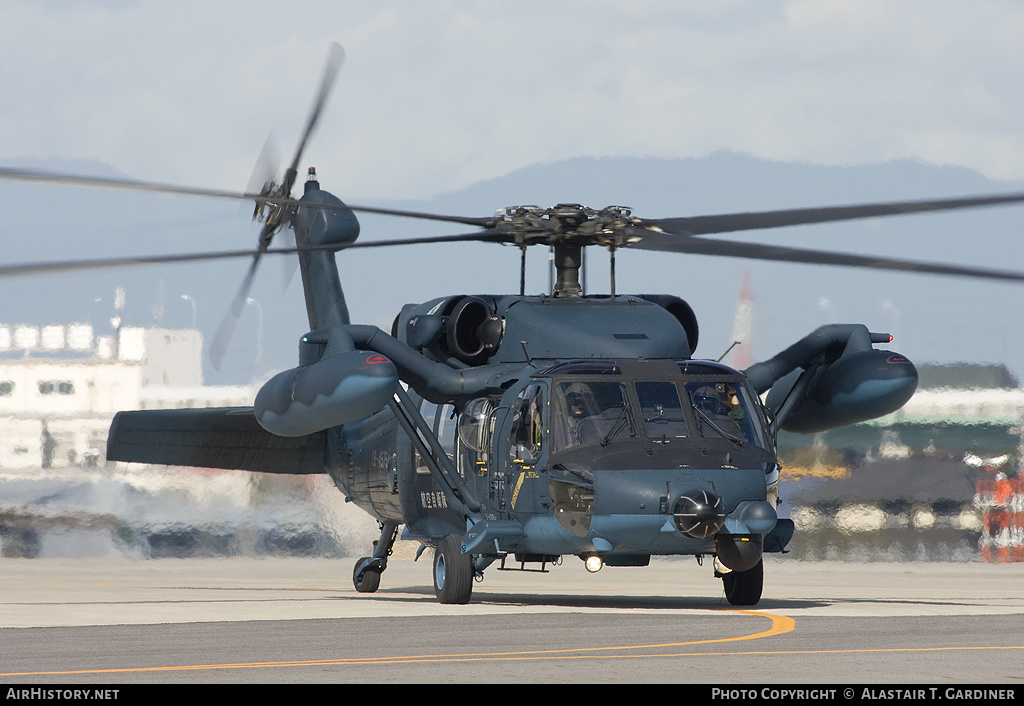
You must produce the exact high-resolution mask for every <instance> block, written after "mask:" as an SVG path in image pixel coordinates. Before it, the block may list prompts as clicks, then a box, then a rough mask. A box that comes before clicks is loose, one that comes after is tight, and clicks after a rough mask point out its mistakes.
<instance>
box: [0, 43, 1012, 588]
mask: <svg viewBox="0 0 1024 706" xmlns="http://www.w3.org/2000/svg"><path fill="white" fill-rule="evenodd" d="M341 57H342V53H341V51H340V47H335V48H334V49H332V53H331V56H330V58H329V61H328V66H327V70H326V71H325V75H324V79H323V82H322V85H321V88H320V93H319V95H318V97H317V100H316V101H315V103H314V108H313V111H312V113H311V115H310V119H309V122H308V124H307V126H306V129H305V132H304V134H303V135H302V138H301V140H300V143H299V148H298V150H297V152H296V155H295V158H294V160H293V161H292V163H291V166H290V167H289V169H288V170H287V171H286V173H285V175H284V178H283V180H282V182H281V183H280V184H276V183H273V182H267V183H266V184H265V185H264V187H263V188H262V189H261V190H260V191H259V192H258V193H257V192H255V191H253V192H249V193H234V192H212V191H207V190H201V189H188V188H180V187H174V186H167V185H159V184H150V183H144V182H136V181H115V180H108V179H90V178H82V177H74V176H68V175H59V174H51V173H40V172H27V171H19V170H2V171H0V177H3V178H7V179H21V180H36V181H44V182H58V183H76V184H83V185H94V186H104V187H118V188H131V189H145V190H155V191H167V192H172V193H188V194H196V195H203V196H218V197H227V198H240V199H251V200H253V201H255V202H256V204H257V205H256V211H255V213H254V217H255V218H256V219H259V220H262V222H263V226H262V229H261V232H260V236H259V241H258V245H257V248H256V250H255V251H252V250H245V251H228V252H219V253H202V254H187V255H181V256H172V257H166V256H160V257H153V258H120V259H117V260H93V261H87V262H64V263H41V264H39V265H29V266H25V265H19V266H12V267H7V268H0V274H4V273H24V272H31V271H54V270H64V269H77V268H83V267H99V266H109V265H121V264H133V263H142V262H166V261H182V260H198V259H207V258H221V257H240V256H242V257H251V258H252V266H251V267H250V269H249V272H248V274H247V276H246V278H245V281H244V282H243V285H242V288H241V290H240V291H239V293H238V295H237V296H236V298H235V303H234V306H233V307H232V312H230V313H229V315H228V317H227V318H226V319H225V324H224V325H223V326H222V328H221V331H220V332H218V335H217V336H216V337H215V339H214V342H213V345H212V353H211V354H212V357H214V359H215V360H216V358H218V357H219V355H220V354H222V352H223V347H224V346H225V345H226V341H227V339H228V337H229V335H230V329H231V328H232V327H233V321H234V320H235V319H237V316H238V312H239V311H240V310H241V306H242V303H244V301H245V299H246V297H247V294H248V291H249V290H248V287H249V285H250V284H251V282H252V278H253V276H254V274H255V271H256V266H257V264H258V263H259V262H260V260H261V258H263V256H265V255H268V254H275V253H290V254H292V255H293V256H296V255H297V258H298V262H299V268H300V272H301V276H302V284H303V290H304V293H305V301H306V309H307V315H308V321H309V332H308V333H307V334H305V335H304V336H302V338H301V341H300V352H299V361H298V366H297V367H295V368H292V369H290V370H286V371H284V372H282V373H280V374H278V375H276V376H274V377H273V378H271V379H270V380H269V381H268V382H267V383H266V384H265V385H263V387H262V388H261V389H260V391H259V393H258V394H257V396H256V399H255V401H254V403H253V405H252V406H251V407H244V408H227V409H178V410H146V411H125V412H121V413H119V414H118V415H117V416H116V417H115V419H114V421H113V423H112V425H111V429H110V435H109V441H108V447H107V458H108V459H109V460H112V461H131V462H139V463H150V464H163V465H177V466H192V467H205V468H223V469H241V470H248V471H255V472H261V473H285V474H309V473H324V472H326V473H328V474H329V475H330V477H331V478H332V480H333V481H334V483H335V485H336V486H337V487H338V489H339V490H341V492H342V493H344V494H345V496H346V498H347V499H349V500H351V501H352V502H354V503H356V505H358V506H359V507H360V508H362V509H363V510H365V511H366V512H368V513H369V514H371V515H372V516H373V517H375V518H376V519H377V521H378V524H379V527H380V538H379V539H378V540H377V541H376V542H374V546H373V548H372V551H370V555H369V556H367V557H364V558H362V559H360V560H359V561H358V562H356V564H355V567H354V570H353V583H354V585H355V588H356V590H358V591H360V592H367V593H369V592H373V591H376V590H377V589H378V587H379V585H380V581H381V576H382V574H383V572H384V571H385V570H386V569H387V565H388V558H389V556H390V555H391V551H392V547H393V545H394V542H395V541H396V539H397V538H398V537H399V530H400V528H404V529H403V530H402V536H403V537H404V538H407V539H412V540H418V541H419V542H421V543H422V544H423V545H424V546H425V547H426V546H429V547H433V553H434V559H433V584H434V592H435V594H436V596H437V599H438V600H439V601H441V602H442V603H453V604H461V603H466V602H468V601H469V600H470V598H471V595H472V589H473V583H474V580H480V579H482V578H483V575H484V571H485V570H487V569H488V568H489V567H492V566H495V565H496V566H497V568H498V569H502V570H523V571H546V570H547V566H548V565H549V564H556V563H558V562H560V561H561V559H562V557H566V556H576V557H579V558H580V559H582V560H583V561H584V562H585V563H586V567H587V568H588V569H589V570H590V571H597V570H599V569H600V568H601V567H602V566H604V565H607V566H632V567H641V566H645V565H647V564H648V563H649V561H650V559H651V557H652V556H665V555H692V556H695V557H696V558H697V560H698V563H703V559H704V558H705V557H712V558H713V564H714V574H715V576H716V577H720V578H721V579H722V581H723V584H724V589H725V595H726V597H727V599H728V601H729V603H731V604H733V605H753V604H756V603H757V602H758V601H759V600H760V597H761V593H762V587H763V561H762V555H763V553H765V552H782V551H784V550H785V548H786V546H787V544H788V542H789V541H790V540H791V538H792V535H793V531H794V527H793V523H792V521H790V520H787V519H782V518H779V517H778V515H777V512H776V505H777V497H778V482H779V470H780V469H779V464H778V459H777V455H776V436H777V433H778V431H779V430H787V431H794V432H803V433H812V432H818V431H823V430H826V429H830V428H834V427H838V426H842V425H846V424H853V423H856V422H860V421H864V420H867V419H872V418H875V417H878V416H881V415H885V414H888V413H890V412H892V411H894V410H896V409H898V408H899V407H901V406H902V405H903V404H904V403H905V402H906V401H907V400H908V399H909V398H910V397H911V395H912V394H913V393H914V390H915V388H916V385H917V371H916V369H915V368H914V365H913V364H912V363H911V362H910V361H909V360H908V359H907V358H905V357H903V356H902V355H899V354H898V353H894V352H891V351H888V350H886V349H880V348H876V347H875V346H876V345H877V344H887V343H889V342H890V341H891V337H890V336H889V335H888V334H885V333H873V332H870V331H869V330H868V329H867V328H866V327H865V326H863V325H859V324H850V325H832V326H825V327H822V328H820V329H818V330H817V331H815V332H813V333H811V334H810V335H808V336H806V337H804V338H803V339H801V340H799V341H797V342H796V343H795V344H794V345H792V346H791V347H789V348H787V349H786V350H784V351H782V352H780V353H779V354H778V355H776V356H774V357H772V358H770V359H768V360H766V361H763V362H759V363H756V364H754V365H752V366H751V367H749V368H747V369H745V370H735V369H732V368H730V367H727V366H725V365H722V364H720V363H717V362H714V361H710V360H700V359H696V358H694V353H695V350H696V347H697V342H698V332H699V329H698V324H697V318H696V316H695V314H694V312H693V310H692V309H691V308H690V306H689V305H688V304H687V303H686V302H685V301H684V300H683V299H681V298H679V297H677V296H675V295H671V294H620V293H618V292H616V291H615V269H614V263H615V254H616V252H617V251H618V250H620V249H627V250H628V249H630V248H642V249H652V250H661V251H669V252H677V253H698V254H704V255H720V256H729V257H743V258H753V259H762V260H776V261H783V262H802V263H809V264H830V265H845V266H852V267H868V268H880V269H887V270H897V271H907V272H930V273H935V274H945V275H958V276H971V277H980V278H994V279H1004V280H1015V281H1022V280H1024V273H1018V272H1007V271H996V270H985V269H978V268H969V267H958V266H947V265H941V264H929V263H921V262H912V261H905V260H894V259H888V258H872V257H863V256H857V255H849V254H839V253H827V252H820V251H813V250H805V249H795V248H785V247H778V246H767V245H757V244H747V243H734V242H729V241H725V240H718V239H711V238H706V237H702V236H707V235H711V234H717V233H726V232H732V231H740V230H749V229H761V228H776V227H783V226H790V225H797V224H811V223H825V222H830V221H840V220H847V219H855V218H866V217H879V216H887V215H896V214H903V213H911V212H926V211H941V210H950V209H959V208H969V207H978V206H988V205H997V204H1009V203H1016V202H1020V201H1024V194H1007V195H996V196H982V197H972V198H963V199H942V200H933V201H916V202H901V203H880V204H867V205H857V206H840V207H832V208H815V209H798V210H788V211H769V212H759V213H737V214H725V215H713V216H699V217H682V218H663V219H646V218H638V217H635V216H633V214H632V213H631V212H630V210H629V209H627V208H623V207H619V206H609V207H606V208H602V209H591V208H587V207H584V206H581V205H578V204H558V205H556V206H554V207H551V208H540V207H536V206H514V207H509V208H506V209H504V210H502V211H500V212H499V213H498V214H497V215H495V216H492V217H483V218H479V217H461V216H443V215H434V214H425V213H416V212H410V211H398V210H390V209H376V208H370V207H361V206H352V205H346V204H345V203H343V202H342V201H341V200H340V199H338V198H337V197H335V196H334V195H332V194H330V193H328V192H327V191H325V190H323V189H322V188H321V186H320V183H319V180H318V178H317V176H316V174H315V171H314V170H312V169H310V170H309V172H308V176H307V180H306V182H305V185H304V187H303V193H302V195H301V197H299V198H298V199H293V198H292V196H291V193H292V189H293V187H294V184H295V181H296V176H297V173H298V168H299V163H300V159H301V154H302V152H303V149H304V147H305V144H306V142H307V140H308V138H309V136H310V134H311V133H312V131H313V129H314V127H315V125H316V123H317V121H318V118H319V115H320V112H321V110H322V106H323V105H324V102H325V100H326V98H327V95H328V92H329V90H330V88H331V86H332V84H333V82H334V77H335V74H336V73H337V70H338V67H339V66H340V63H341ZM356 212H371V213H383V214H388V215H393V216H400V217H407V218H419V219H431V220H437V221H445V222H451V223H455V224H460V225H463V226H468V227H472V228H473V230H472V231H471V232H467V233H462V234H457V235H450V236H438V237H430V238H414V239H406V240H390V241H377V242H368V243H360V242H357V237H358V235H359V223H358V221H357V219H356V216H355V213H356ZM283 228H290V229H291V230H292V231H294V235H295V240H296V246H295V247H294V248H272V247H271V242H272V238H273V237H274V235H275V234H276V233H277V232H278V231H279V230H281V229H283ZM452 241H483V242H490V243H498V244H505V245H510V246H514V247H517V248H519V249H520V251H521V252H522V261H521V266H520V273H521V274H520V291H519V293H518V294H478V295H466V294H458V295H450V296H442V297H439V298H436V299H432V300H430V301H427V302H425V303H421V304H408V305H406V306H405V307H403V308H402V310H401V312H399V314H398V316H397V317H396V318H395V320H394V324H393V326H392V328H391V331H390V332H386V331H382V330H381V329H379V328H378V327H376V326H368V325H360V324H354V323H353V322H352V321H351V318H350V316H349V312H348V308H347V306H346V302H345V297H344V294H343V292H342V285H341V282H340V278H339V274H338V269H337V267H336V261H335V257H336V253H337V252H338V251H343V250H347V249H353V248H359V247H380V246H397V245H402V244H407V243H414V242H415V243H421V242H452ZM533 246H543V247H548V248H550V249H551V251H552V253H553V264H554V268H555V271H556V277H555V282H554V286H553V288H552V291H550V292H549V293H548V294H543V295H539V296H528V295H526V293H525V268H526V257H525V255H526V251H527V249H528V248H529V247H533ZM594 246H600V247H604V248H607V249H608V250H609V252H610V254H611V258H610V263H611V268H610V269H611V272H610V274H611V292H610V293H609V294H603V295H592V294H591V295H585V294H584V293H583V291H582V288H581V286H580V268H581V259H582V253H583V251H584V249H585V248H588V247H594Z"/></svg>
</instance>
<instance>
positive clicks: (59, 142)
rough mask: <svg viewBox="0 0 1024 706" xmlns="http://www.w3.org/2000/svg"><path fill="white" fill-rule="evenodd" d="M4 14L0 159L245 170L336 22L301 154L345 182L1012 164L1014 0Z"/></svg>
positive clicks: (10, 8) (304, 85) (54, 6)
mask: <svg viewBox="0 0 1024 706" xmlns="http://www.w3.org/2000/svg"><path fill="white" fill-rule="evenodd" d="M0 20H2V22H0V94H2V95H3V103H4V107H3V110H0V131H2V134H3V135H4V136H5V139H4V140H3V141H2V144H0V161H10V160H13V159H18V158H25V157H32V158H37V157H44V156H58V157H63V158H83V159H92V160H99V161H102V162H106V163H109V164H111V165H113V166H114V167H116V168H117V169H119V170H121V171H123V172H125V173H127V174H129V175H132V176H135V177H138V178H146V179H152V180H160V181H167V182H176V183H185V184H194V185H203V186H211V187H219V188H243V187H244V186H245V183H246V182H247V180H248V178H249V175H250V172H251V170H252V167H253V164H254V162H255V160H256V155H257V154H258V153H259V151H260V148H261V146H262V145H263V143H264V140H265V139H266V137H267V135H268V133H270V132H271V131H273V133H274V135H275V136H276V139H277V141H278V144H279V147H280V150H281V152H282V153H284V154H285V155H290V152H291V150H292V149H293V145H294V142H295V139H296V135H297V134H298V132H299V130H300V128H301V124H302V122H303V121H304V120H305V118H306V115H307V112H308V109H309V105H310V102H311V100H312V94H313V91H314V88H315V86H316V84H317V82H318V79H319V74H320V71H321V68H322V66H323V62H324V59H325V57H326V52H327V45H328V43H329V42H330V41H338V42H340V43H341V44H342V45H343V46H344V47H345V49H346V51H347V55H348V58H347V62H346V65H345V67H344V69H343V72H342V74H341V76H340V79H339V81H338V84H337V87H336V92H335V94H334V96H333V100H332V101H331V103H330V106H329V108H328V110H327V113H326V114H325V116H324V123H323V125H324V128H323V129H321V130H320V132H319V133H318V135H317V136H316V138H315V140H314V142H313V143H312V144H311V145H310V152H309V154H310V155H311V156H315V158H316V160H317V164H318V166H319V165H321V164H322V165H323V166H322V167H321V169H324V170H327V169H329V170H330V171H332V172H344V176H343V177H342V178H343V179H344V181H345V183H344V185H343V188H341V189H339V191H340V192H341V193H344V194H346V195H347V196H348V198H349V199H352V200H357V199H358V200H367V199H375V198H376V199H381V198H412V197H417V198H418V197H427V196H430V195H433V194H436V193H440V192H444V191H450V190H455V189H458V188H460V187H463V186H465V185H468V184H470V183H473V182H475V181H477V180H480V179H484V178H488V177H493V176H497V175H500V174H504V173H507V172H509V171H512V170H514V169H516V168H518V167H522V166H525V165H529V164H533V163H536V162H538V161H557V160H560V159H563V158H566V157H572V156H580V155H589V156H606V155H629V156H659V157H687V156H698V155H704V154H708V153H710V152H713V151H716V150H722V149H726V150H732V151H737V152H743V153H748V154H752V155H756V156H760V157H765V158H770V159H776V160H794V161H808V162H812V163H825V164H851V163H864V162H877V161H884V160H889V159H894V158H908V157H909V158H917V159H921V160H924V161H927V162H931V163H941V164H956V165H962V166H966V167H970V168H972V169H975V170H977V171H979V172H981V173H983V174H985V175H986V176H989V177H994V178H1000V179H1015V180H1017V179H1024V139H1022V134H1024V120H1021V115H1022V113H1024V110H1022V102H1024V92H1021V91H1020V90H1019V82H1020V76H1021V75H1024V45H1022V43H1021V41H1020V37H1021V36H1024V6H1021V4H1020V3H1018V2H1013V1H1012V0H1005V1H1000V0H995V1H992V0H990V1H985V0H981V1H972V2H967V1H962V2H954V1H947V0H905V1H901V2H892V1H891V0H879V1H873V0H850V1H845V0H799V1H791V2H764V1H760V0H759V1H749V2H732V1H729V0H709V1H707V2H687V1H685V0H663V1H655V0H650V1H645V0H640V1H638V2H631V3H628V4H626V3H622V2H602V1H600V0H586V1H579V2H571V1H570V2H557V1H556V2H552V1H550V0H547V1H545V2H534V1H532V0H525V1H524V0H518V1H517V2H440V1H431V0H406V1H397V2H349V1H345V0H325V1H324V2H313V1H309V2H303V1H301V0H293V1H290V2H285V3H281V2H263V1H260V0H255V1H254V0H250V1H248V2H244V3H242V2H237V3H231V2H216V3H210V2H192V1H190V0H185V1H179V2H173V3H172V2H136V1H133V0H81V1H79V2H70V3H65V2H56V1H53V0H51V1H46V2H39V1H38V0H35V1H32V2H22V1H20V0H6V2H4V3H3V7H2V9H0Z"/></svg>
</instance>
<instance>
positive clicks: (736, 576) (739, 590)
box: [722, 559, 764, 605]
mask: <svg viewBox="0 0 1024 706" xmlns="http://www.w3.org/2000/svg"><path fill="white" fill-rule="evenodd" d="M722 583H723V584H724V585H725V597H726V599H727V600H728V601H729V605H756V604H757V602H758V601H759V600H761V590H762V589H763V588H764V559H762V560H761V561H759V562H757V564H756V565H755V566H754V567H753V568H751V569H747V570H746V571H730V572H729V573H727V574H725V575H724V576H722Z"/></svg>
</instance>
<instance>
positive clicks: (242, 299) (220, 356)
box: [210, 252, 263, 371]
mask: <svg viewBox="0 0 1024 706" xmlns="http://www.w3.org/2000/svg"><path fill="white" fill-rule="evenodd" d="M262 254H263V253H262V252H257V253H255V254H254V255H253V258H252V264H251V265H250V266H249V271H248V272H246V274H245V279H243V280H242V286H241V287H239V288H238V293H237V294H235V299H234V301H233V302H231V308H230V309H228V312H227V313H226V314H225V315H224V318H223V319H222V320H221V322H220V326H219V327H218V328H217V333H215V334H214V336H213V341H212V342H211V343H210V362H211V363H212V364H213V367H214V369H215V370H218V371H219V370H220V369H221V364H222V363H223V362H224V355H225V354H226V353H227V350H228V345H229V344H230V343H231V337H232V335H234V332H235V326H236V325H237V324H238V320H239V319H240V318H241V316H242V307H244V306H245V303H246V301H247V300H248V299H249V291H250V290H251V289H252V283H253V280H254V279H255V278H256V267H257V266H258V265H259V264H260V256H261V255H262Z"/></svg>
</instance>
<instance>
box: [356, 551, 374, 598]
mask: <svg viewBox="0 0 1024 706" xmlns="http://www.w3.org/2000/svg"><path fill="white" fill-rule="evenodd" d="M364 561H366V559H365V558H363V559H360V560H359V561H357V562H356V567H355V569H353V570H352V585H353V586H355V587H356V591H358V592H359V593H373V592H374V591H376V590H377V589H378V588H380V571H375V570H373V569H365V570H364V571H363V572H362V573H360V572H359V566H360V565H361V564H362V563H363V562H364Z"/></svg>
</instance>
